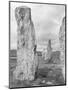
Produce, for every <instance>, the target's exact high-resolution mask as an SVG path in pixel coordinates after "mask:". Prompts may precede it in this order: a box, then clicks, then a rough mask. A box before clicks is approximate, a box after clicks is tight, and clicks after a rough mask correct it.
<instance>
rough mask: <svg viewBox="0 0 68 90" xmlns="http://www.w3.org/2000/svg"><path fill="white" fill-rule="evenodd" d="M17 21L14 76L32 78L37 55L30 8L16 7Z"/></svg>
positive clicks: (24, 78)
mask: <svg viewBox="0 0 68 90" xmlns="http://www.w3.org/2000/svg"><path fill="white" fill-rule="evenodd" d="M15 18H16V21H17V26H18V29H17V36H18V38H17V66H16V69H15V71H14V72H13V75H14V78H15V79H19V80H33V79H34V75H35V70H36V66H37V63H38V62H37V56H36V55H35V54H34V47H35V45H36V43H35V42H36V41H35V30H34V25H33V22H32V20H31V9H30V8H28V7H17V8H16V9H15Z"/></svg>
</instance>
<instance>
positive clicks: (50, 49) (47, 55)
mask: <svg viewBox="0 0 68 90" xmlns="http://www.w3.org/2000/svg"><path fill="white" fill-rule="evenodd" d="M51 54H52V48H51V40H49V41H48V45H47V53H46V59H50V58H51Z"/></svg>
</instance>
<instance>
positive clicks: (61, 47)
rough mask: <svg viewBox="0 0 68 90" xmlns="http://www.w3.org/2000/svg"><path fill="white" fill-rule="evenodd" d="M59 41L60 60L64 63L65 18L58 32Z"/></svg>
mask: <svg viewBox="0 0 68 90" xmlns="http://www.w3.org/2000/svg"><path fill="white" fill-rule="evenodd" d="M59 41H60V52H61V55H60V59H61V61H63V62H64V61H65V18H63V20H62V24H61V27H60V31H59Z"/></svg>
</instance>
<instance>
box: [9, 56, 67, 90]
mask: <svg viewBox="0 0 68 90" xmlns="http://www.w3.org/2000/svg"><path fill="white" fill-rule="evenodd" d="M38 59H39V67H38V70H37V72H36V74H35V80H34V81H31V82H29V81H18V80H16V81H14V80H13V70H14V69H15V67H16V62H17V60H16V58H10V60H9V64H10V65H9V66H10V67H9V68H10V69H9V76H10V88H17V87H31V86H51V85H64V84H65V81H64V77H63V74H62V67H63V64H46V63H45V61H44V60H43V59H42V57H41V56H39V57H38Z"/></svg>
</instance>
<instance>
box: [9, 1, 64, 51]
mask: <svg viewBox="0 0 68 90" xmlns="http://www.w3.org/2000/svg"><path fill="white" fill-rule="evenodd" d="M19 6H28V7H30V8H31V16H32V21H33V23H34V28H35V33H36V41H37V48H38V49H39V50H41V49H43V48H45V46H46V44H47V41H48V40H49V39H51V40H52V46H53V47H54V48H55V47H56V48H57V47H58V44H59V40H58V33H59V29H60V26H61V23H62V19H63V17H64V16H65V6H63V5H50V4H49V5H48V4H33V3H15V2H11V17H10V19H11V22H10V23H11V24H10V25H11V29H10V34H11V37H10V38H11V39H10V41H11V44H10V48H11V49H16V48H17V24H16V20H15V12H14V11H15V8H16V7H19Z"/></svg>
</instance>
